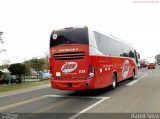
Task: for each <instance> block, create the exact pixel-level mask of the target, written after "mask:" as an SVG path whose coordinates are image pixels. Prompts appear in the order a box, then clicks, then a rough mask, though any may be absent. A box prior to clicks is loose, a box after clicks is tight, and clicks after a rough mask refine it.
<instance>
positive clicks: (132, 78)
mask: <svg viewBox="0 0 160 119" xmlns="http://www.w3.org/2000/svg"><path fill="white" fill-rule="evenodd" d="M134 76H135V69H134V70H133V76H132V77H131V78H130V79H131V80H134Z"/></svg>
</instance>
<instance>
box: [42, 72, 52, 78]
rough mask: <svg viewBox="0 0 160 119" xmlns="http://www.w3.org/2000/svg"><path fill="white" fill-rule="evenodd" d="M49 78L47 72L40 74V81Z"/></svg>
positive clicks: (49, 75)
mask: <svg viewBox="0 0 160 119" xmlns="http://www.w3.org/2000/svg"><path fill="white" fill-rule="evenodd" d="M50 77H51V74H50V73H49V72H44V73H42V79H49V78H50Z"/></svg>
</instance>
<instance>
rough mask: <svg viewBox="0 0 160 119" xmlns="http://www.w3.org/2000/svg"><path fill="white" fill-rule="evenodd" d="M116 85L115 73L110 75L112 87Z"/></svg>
mask: <svg viewBox="0 0 160 119" xmlns="http://www.w3.org/2000/svg"><path fill="white" fill-rule="evenodd" d="M116 87H117V77H116V75H115V73H114V74H113V75H112V89H115V88H116Z"/></svg>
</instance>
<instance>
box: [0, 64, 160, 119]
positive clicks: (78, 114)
mask: <svg viewBox="0 0 160 119" xmlns="http://www.w3.org/2000/svg"><path fill="white" fill-rule="evenodd" d="M0 112H1V113H2V114H1V115H0V118H4V117H5V116H6V115H7V116H10V117H12V116H14V117H16V116H17V115H16V114H17V113H18V114H19V115H18V116H17V118H18V119H21V118H24V119H32V118H39V119H40V118H48V119H50V118H54V119H57V118H70V119H103V118H104V119H105V118H109V119H116V118H118V119H120V118H122V119H125V118H130V119H131V118H134V117H135V116H136V115H133V113H160V66H157V67H156V69H147V68H143V69H140V70H139V72H138V75H136V77H135V80H126V81H123V82H121V83H119V84H118V87H117V88H116V89H115V90H111V89H110V88H109V87H108V88H105V89H100V90H92V91H60V90H55V89H52V88H51V87H46V88H43V89H38V90H34V91H29V92H24V93H20V94H15V95H9V96H4V97H2V96H1V94H0ZM127 113H128V114H127ZM130 113H132V114H130ZM9 114H10V115H9ZM11 114H13V115H11ZM142 116H143V115H142ZM144 116H148V115H144ZM151 116H154V117H156V118H158V119H160V115H151ZM17 118H16V119H17Z"/></svg>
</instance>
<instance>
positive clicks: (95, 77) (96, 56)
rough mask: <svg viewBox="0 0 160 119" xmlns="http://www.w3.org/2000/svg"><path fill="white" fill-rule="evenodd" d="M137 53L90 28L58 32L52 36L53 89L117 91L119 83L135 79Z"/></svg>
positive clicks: (117, 40) (126, 45) (120, 42)
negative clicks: (110, 89) (103, 89)
mask: <svg viewBox="0 0 160 119" xmlns="http://www.w3.org/2000/svg"><path fill="white" fill-rule="evenodd" d="M137 64H138V60H137V55H136V51H135V49H134V48H133V47H132V46H131V45H129V44H127V43H125V42H124V41H121V40H119V39H118V38H116V37H113V36H110V35H108V36H107V35H103V34H101V33H98V32H96V31H91V30H89V29H88V27H70V28H64V29H59V30H54V31H53V32H52V33H51V36H50V72H51V74H52V76H51V79H50V81H51V86H52V88H55V89H60V90H86V89H98V88H104V87H107V86H112V88H113V89H114V88H116V85H117V83H118V82H120V81H122V80H124V79H128V78H132V79H133V78H134V76H135V74H136V72H137Z"/></svg>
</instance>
